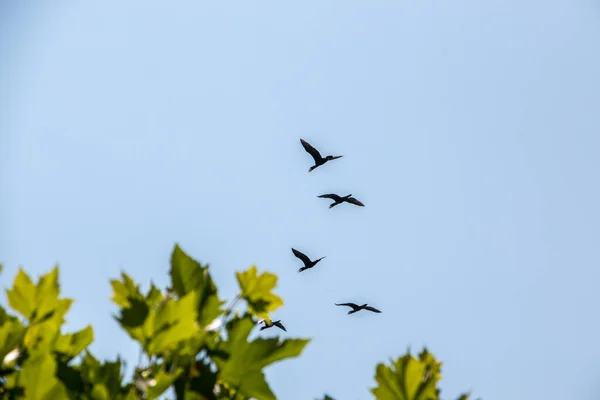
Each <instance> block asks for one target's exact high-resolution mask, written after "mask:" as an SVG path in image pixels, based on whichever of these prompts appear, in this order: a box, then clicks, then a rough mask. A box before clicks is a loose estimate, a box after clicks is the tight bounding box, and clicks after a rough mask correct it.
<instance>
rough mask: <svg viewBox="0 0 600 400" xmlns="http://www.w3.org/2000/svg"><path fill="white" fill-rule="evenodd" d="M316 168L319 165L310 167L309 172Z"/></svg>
mask: <svg viewBox="0 0 600 400" xmlns="http://www.w3.org/2000/svg"><path fill="white" fill-rule="evenodd" d="M315 168H317V166H316V165H313V166H312V167H310V168H309V169H308V172H312V170H313V169H315Z"/></svg>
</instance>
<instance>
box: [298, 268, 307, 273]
mask: <svg viewBox="0 0 600 400" xmlns="http://www.w3.org/2000/svg"><path fill="white" fill-rule="evenodd" d="M305 269H308V268H306V267H302V268H300V269H299V270H298V272H302V271H304V270H305Z"/></svg>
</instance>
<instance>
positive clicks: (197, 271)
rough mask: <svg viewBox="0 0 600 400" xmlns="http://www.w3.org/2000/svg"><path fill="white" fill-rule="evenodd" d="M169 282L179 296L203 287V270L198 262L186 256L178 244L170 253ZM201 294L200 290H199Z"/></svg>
mask: <svg viewBox="0 0 600 400" xmlns="http://www.w3.org/2000/svg"><path fill="white" fill-rule="evenodd" d="M170 274H171V282H172V284H173V289H175V292H176V293H177V294H178V295H179V296H185V295H186V294H188V293H189V292H190V291H192V290H194V289H202V288H204V284H205V282H204V271H203V268H202V266H201V265H200V263H199V262H198V261H196V260H194V259H193V258H191V257H190V256H188V255H187V254H186V253H185V252H184V251H183V250H182V249H181V247H179V245H178V244H176V245H175V248H174V249H173V253H172V254H171V271H170ZM200 293H201V294H202V291H201V292H200Z"/></svg>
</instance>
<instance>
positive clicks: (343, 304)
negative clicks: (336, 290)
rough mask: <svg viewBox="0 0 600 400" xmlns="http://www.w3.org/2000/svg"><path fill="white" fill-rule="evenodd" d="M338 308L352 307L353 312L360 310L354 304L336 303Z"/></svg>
mask: <svg viewBox="0 0 600 400" xmlns="http://www.w3.org/2000/svg"><path fill="white" fill-rule="evenodd" d="M335 305H336V306H348V307H352V309H353V310H358V309H359V308H360V307H358V306H357V305H356V304H354V303H340V304H338V303H335Z"/></svg>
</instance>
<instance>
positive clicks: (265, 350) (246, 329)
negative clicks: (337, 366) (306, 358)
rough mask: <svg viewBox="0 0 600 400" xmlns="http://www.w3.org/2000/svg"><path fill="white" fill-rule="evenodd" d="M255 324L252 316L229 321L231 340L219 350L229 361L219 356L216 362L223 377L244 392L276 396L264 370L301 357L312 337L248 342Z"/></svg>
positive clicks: (263, 396)
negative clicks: (266, 379)
mask: <svg viewBox="0 0 600 400" xmlns="http://www.w3.org/2000/svg"><path fill="white" fill-rule="evenodd" d="M254 326H255V324H254V322H253V321H252V319H251V318H250V317H249V316H245V317H244V318H241V319H234V320H232V321H230V322H229V323H228V324H227V332H228V340H227V341H226V342H223V343H221V346H219V350H223V351H225V352H227V353H228V354H229V355H230V356H229V358H228V359H227V360H222V359H219V358H215V360H214V361H215V363H216V364H217V366H218V367H219V370H220V375H219V378H220V379H221V380H222V381H224V382H226V383H228V384H229V385H231V386H233V387H236V388H238V391H239V392H240V393H242V394H244V395H245V396H248V397H255V398H257V399H259V400H263V399H265V400H267V399H275V396H274V395H273V393H272V392H271V390H270V388H269V386H268V384H267V383H266V381H265V378H264V375H263V373H262V369H263V368H265V367H266V366H268V365H270V364H273V363H275V362H277V361H280V360H283V359H286V358H291V357H297V356H298V355H300V353H301V352H302V350H303V349H304V347H305V346H306V345H307V344H308V342H309V340H305V339H288V340H284V341H281V340H279V339H275V338H271V339H262V338H259V339H256V340H254V341H252V342H248V340H247V338H248V335H249V334H250V331H251V330H252V328H253V327H254Z"/></svg>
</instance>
